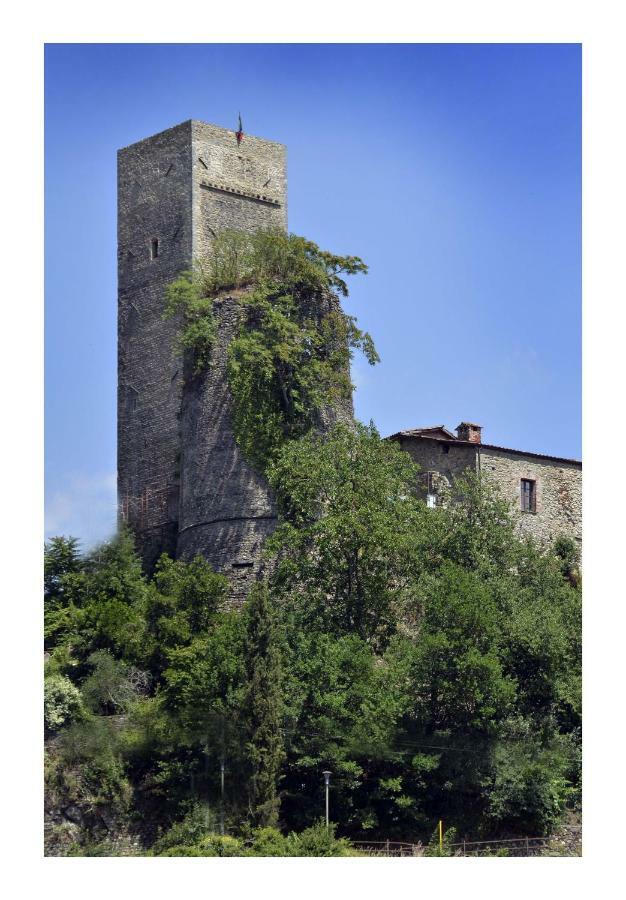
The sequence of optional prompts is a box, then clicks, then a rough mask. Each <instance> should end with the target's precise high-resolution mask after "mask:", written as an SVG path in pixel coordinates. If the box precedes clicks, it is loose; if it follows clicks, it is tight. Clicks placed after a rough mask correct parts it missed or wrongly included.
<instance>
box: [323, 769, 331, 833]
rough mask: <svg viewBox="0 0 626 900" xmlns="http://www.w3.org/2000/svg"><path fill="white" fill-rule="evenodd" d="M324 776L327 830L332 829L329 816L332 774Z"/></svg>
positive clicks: (328, 773)
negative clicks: (329, 792) (329, 790)
mask: <svg viewBox="0 0 626 900" xmlns="http://www.w3.org/2000/svg"><path fill="white" fill-rule="evenodd" d="M322 775H323V776H324V784H325V786H326V830H327V831H328V829H329V828H330V819H329V816H328V787H329V784H330V772H322Z"/></svg>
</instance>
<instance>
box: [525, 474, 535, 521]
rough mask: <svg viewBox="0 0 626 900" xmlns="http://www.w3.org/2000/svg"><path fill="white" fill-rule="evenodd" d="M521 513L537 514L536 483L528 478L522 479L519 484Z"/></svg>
mask: <svg viewBox="0 0 626 900" xmlns="http://www.w3.org/2000/svg"><path fill="white" fill-rule="evenodd" d="M521 499H522V512H529V513H534V512H537V482H536V481H532V479H530V478H522V482H521Z"/></svg>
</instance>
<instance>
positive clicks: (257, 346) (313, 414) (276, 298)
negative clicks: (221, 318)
mask: <svg viewBox="0 0 626 900" xmlns="http://www.w3.org/2000/svg"><path fill="white" fill-rule="evenodd" d="M359 272H367V266H366V265H365V263H364V262H363V260H361V259H360V258H359V257H357V256H337V255H335V254H332V253H329V252H327V251H324V250H321V249H320V248H319V247H318V245H317V244H315V243H313V242H312V241H309V240H307V239H305V238H303V237H300V236H298V235H294V234H287V233H285V232H283V231H282V230H266V231H259V232H256V233H255V234H252V235H249V234H244V233H242V232H237V231H224V232H221V233H220V234H218V235H217V236H216V237H215V239H214V241H213V246H212V248H211V252H210V254H209V257H208V258H207V260H206V261H204V262H203V263H200V264H199V265H198V266H197V267H196V270H195V271H194V272H193V273H184V274H183V275H182V276H181V277H180V278H179V279H177V280H176V281H175V282H174V283H173V284H172V285H170V287H169V289H168V296H167V306H166V312H165V314H166V315H168V316H172V315H175V314H178V313H180V314H182V319H183V328H182V334H181V346H182V348H183V349H184V350H187V351H189V353H190V357H191V367H192V372H193V374H198V373H199V372H202V371H203V370H204V369H205V368H206V367H207V366H208V365H209V364H210V356H211V348H212V345H213V342H214V340H215V322H214V320H213V315H212V302H213V301H212V298H213V297H214V296H215V295H216V294H218V293H219V292H223V291H225V290H232V289H245V290H241V296H240V303H241V306H242V312H243V315H242V317H241V326H240V329H239V331H238V333H237V335H236V336H235V337H234V339H233V340H232V341H231V343H230V345H229V348H228V362H227V372H228V381H229V386H230V389H231V393H232V396H233V402H234V412H233V428H234V432H235V438H236V440H237V443H238V444H239V446H240V448H241V450H242V452H243V453H244V455H245V457H246V458H247V459H248V460H249V461H250V462H251V463H252V464H253V465H254V466H255V467H256V468H257V469H258V470H259V471H265V469H266V466H267V464H268V463H269V461H270V459H271V458H272V456H273V454H274V453H275V452H276V451H277V450H278V449H279V448H280V447H281V446H282V445H283V444H284V443H285V441H287V440H290V439H293V438H297V437H300V436H301V435H302V434H305V433H306V432H307V431H309V430H310V429H311V428H312V427H314V426H315V424H316V423H317V422H318V421H319V417H320V414H321V413H322V411H323V410H324V409H325V408H328V407H330V406H333V405H335V404H337V403H341V402H342V401H346V400H348V399H349V398H350V396H351V393H352V390H353V385H352V383H351V381H350V372H349V363H350V359H351V357H352V354H353V351H354V350H355V349H360V350H361V351H362V352H363V353H364V355H365V357H366V358H367V360H368V362H369V363H370V364H372V365H373V364H375V363H376V362H377V361H378V355H377V353H376V349H375V347H374V344H373V341H372V339H371V337H370V335H369V334H368V333H367V332H364V331H361V329H360V328H359V327H358V325H357V322H356V319H355V318H354V317H353V316H349V315H347V314H345V313H344V312H343V311H342V310H341V307H340V304H339V299H338V295H342V296H347V294H348V287H347V284H346V281H345V279H344V277H343V276H345V275H352V274H357V273H359Z"/></svg>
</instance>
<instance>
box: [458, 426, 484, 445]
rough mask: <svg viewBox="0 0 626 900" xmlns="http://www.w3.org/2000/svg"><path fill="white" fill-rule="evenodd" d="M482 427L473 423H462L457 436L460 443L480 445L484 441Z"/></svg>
mask: <svg viewBox="0 0 626 900" xmlns="http://www.w3.org/2000/svg"><path fill="white" fill-rule="evenodd" d="M481 432H482V425H474V424H473V423H472V422H461V424H460V425H457V426H456V436H457V438H458V439H459V440H460V441H469V442H470V443H471V444H480V442H481V440H482V435H481Z"/></svg>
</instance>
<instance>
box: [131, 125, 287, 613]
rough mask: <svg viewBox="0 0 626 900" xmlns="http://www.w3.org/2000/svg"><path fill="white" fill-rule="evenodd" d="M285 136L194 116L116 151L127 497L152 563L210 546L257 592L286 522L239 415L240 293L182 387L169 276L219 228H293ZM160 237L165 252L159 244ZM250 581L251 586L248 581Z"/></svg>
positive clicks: (218, 564) (220, 306)
mask: <svg viewBox="0 0 626 900" xmlns="http://www.w3.org/2000/svg"><path fill="white" fill-rule="evenodd" d="M285 156H286V151H285V147H284V146H282V145H281V144H277V143H274V142H272V141H265V140H262V139H260V138H254V137H251V136H247V135H246V136H245V137H244V139H243V142H242V143H241V144H240V145H237V142H236V139H235V134H234V132H232V131H228V130H227V129H223V128H217V127H216V126H213V125H208V124H205V123H202V122H196V121H190V122H185V123H183V124H182V125H179V126H176V127H175V128H171V129H168V130H167V131H165V132H162V133H161V134H158V135H155V136H154V137H151V138H147V139H146V140H144V141H140V142H139V143H137V144H133V145H132V146H130V147H127V148H125V149H124V150H121V151H120V152H119V154H118V279H119V318H118V348H119V350H118V353H119V361H118V498H119V504H120V512H121V517H122V518H123V519H124V520H125V521H127V522H128V523H129V525H130V526H131V528H132V529H133V531H134V533H135V535H136V540H137V546H138V549H139V552H140V554H141V556H142V558H143V561H144V564H145V565H146V567H147V568H148V569H149V568H151V567H152V565H153V564H154V562H155V561H156V559H157V558H158V556H159V555H160V553H161V552H163V551H166V552H168V553H170V554H171V555H180V556H181V557H183V558H191V557H193V556H194V555H195V554H197V553H200V554H201V555H203V556H205V557H206V558H207V559H208V560H209V562H210V563H211V564H212V565H213V566H214V567H215V568H216V569H217V570H218V571H223V572H225V574H228V575H229V577H231V579H232V580H233V582H234V595H235V596H238V595H241V596H243V595H245V592H246V591H247V585H248V583H249V582H250V581H251V579H252V577H255V576H256V575H257V574H258V571H259V565H258V558H259V554H260V548H261V545H262V542H263V539H264V538H265V536H267V534H268V533H269V532H270V531H271V530H272V528H273V527H274V524H275V512H274V507H273V502H272V499H271V496H270V492H269V488H268V486H267V484H266V483H265V481H264V480H263V479H262V478H260V476H258V475H257V474H256V473H255V472H254V471H253V470H252V469H251V467H250V466H248V464H247V463H246V462H245V460H243V458H242V457H241V454H240V453H239V450H238V448H237V446H236V444H235V440H234V436H233V433H232V426H231V421H230V412H231V400H230V394H229V391H228V385H227V382H226V370H225V365H226V353H227V347H228V343H229V342H230V339H231V338H232V335H233V333H234V330H235V328H236V324H237V315H238V307H237V303H236V301H233V300H230V301H229V300H222V301H221V302H218V303H216V306H215V315H216V319H217V325H218V337H217V341H216V346H215V349H214V354H213V356H214V365H213V367H212V368H211V370H210V371H209V372H207V373H206V374H204V375H202V376H200V377H198V378H195V379H192V380H190V381H188V382H187V384H184V381H183V365H182V360H181V358H180V356H179V354H178V353H177V350H176V337H177V333H178V330H179V327H180V323H178V322H177V321H176V320H168V321H165V320H163V317H162V316H163V309H164V302H165V290H166V287H167V285H168V284H169V283H170V282H171V281H172V280H173V279H174V278H176V276H177V275H178V274H179V273H180V272H181V271H183V270H184V269H188V268H190V266H191V265H192V263H193V261H194V260H197V259H201V258H203V257H206V255H207V254H208V252H209V250H210V242H211V238H212V236H213V234H214V233H216V232H218V231H219V230H223V229H225V228H234V229H240V230H247V231H256V230H258V229H259V228H267V227H282V228H286V226H287V208H286V170H285ZM154 241H158V248H157V249H158V252H157V255H156V256H155V255H154V243H153V242H154ZM237 586H239V587H237Z"/></svg>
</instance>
